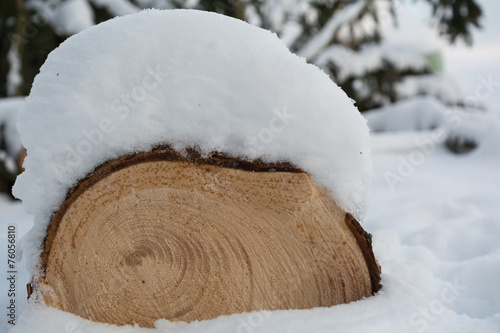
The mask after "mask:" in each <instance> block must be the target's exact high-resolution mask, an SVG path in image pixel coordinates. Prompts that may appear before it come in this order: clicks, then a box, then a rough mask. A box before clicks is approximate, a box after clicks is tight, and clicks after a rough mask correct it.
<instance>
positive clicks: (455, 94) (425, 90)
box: [396, 74, 464, 104]
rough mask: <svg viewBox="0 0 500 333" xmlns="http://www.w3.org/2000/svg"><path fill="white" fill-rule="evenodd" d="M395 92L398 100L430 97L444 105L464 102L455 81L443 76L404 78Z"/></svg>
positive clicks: (397, 85)
mask: <svg viewBox="0 0 500 333" xmlns="http://www.w3.org/2000/svg"><path fill="white" fill-rule="evenodd" d="M396 92H397V94H398V96H399V98H410V97H415V96H418V95H431V96H434V97H436V98H437V99H439V100H440V101H442V102H443V103H446V104H458V103H463V102H464V95H463V93H462V92H461V91H460V89H459V88H458V86H457V83H456V82H455V80H453V79H452V78H451V77H450V76H448V75H443V74H441V75H439V74H434V75H415V76H406V77H405V78H404V79H403V81H401V82H399V83H397V84H396Z"/></svg>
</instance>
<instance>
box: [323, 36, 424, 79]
mask: <svg viewBox="0 0 500 333" xmlns="http://www.w3.org/2000/svg"><path fill="white" fill-rule="evenodd" d="M386 62H388V63H390V64H391V65H392V66H394V67H396V68H398V69H401V70H403V69H406V70H409V69H413V70H417V71H421V70H425V69H427V68H429V63H428V61H427V60H426V59H425V56H424V55H423V54H422V53H420V52H417V51H415V50H413V49H405V48H399V49H398V48H387V47H385V46H369V47H366V48H365V49H363V50H360V51H358V52H354V51H353V50H351V49H349V48H347V47H345V46H343V45H339V44H337V45H332V46H330V47H328V48H327V49H325V50H324V51H323V52H321V53H320V54H319V55H318V57H317V58H316V60H315V64H317V65H318V66H321V67H326V66H327V65H328V64H329V63H333V64H334V65H335V66H336V68H337V76H338V78H339V80H340V81H345V80H346V79H347V78H349V77H360V76H362V75H364V74H368V73H370V72H372V71H375V70H378V69H380V68H382V67H383V66H384V64H385V63H386Z"/></svg>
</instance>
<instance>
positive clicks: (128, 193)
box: [37, 153, 380, 327]
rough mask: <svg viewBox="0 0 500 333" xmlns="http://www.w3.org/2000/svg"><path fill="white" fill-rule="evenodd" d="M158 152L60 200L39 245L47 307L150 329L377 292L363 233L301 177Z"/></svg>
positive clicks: (113, 167)
mask: <svg viewBox="0 0 500 333" xmlns="http://www.w3.org/2000/svg"><path fill="white" fill-rule="evenodd" d="M160 155H161V154H160ZM160 155H158V153H157V155H154V154H152V153H149V154H146V155H144V156H146V157H147V158H145V157H144V156H139V155H136V156H134V157H127V158H125V159H122V160H119V161H115V162H112V163H109V164H107V165H104V166H102V167H101V168H100V169H99V170H97V171H96V172H95V173H94V174H92V175H91V176H89V177H88V178H87V179H85V180H84V181H82V182H80V184H79V185H78V186H77V187H76V188H75V189H74V190H72V191H71V192H70V193H69V194H68V197H67V199H66V201H65V203H63V205H62V206H61V209H60V210H59V212H58V213H57V214H56V216H55V217H54V219H53V220H52V222H51V225H50V227H49V229H48V234H47V238H46V240H45V242H44V252H43V255H42V269H43V274H42V276H43V277H42V279H41V281H40V283H39V284H38V286H37V288H38V289H40V291H41V292H42V294H43V297H44V299H45V301H46V303H47V304H48V305H50V306H53V307H56V308H59V309H62V310H64V311H69V312H72V313H75V314H77V315H79V316H82V317H84V318H87V319H90V320H94V321H99V322H103V323H112V324H118V325H124V324H134V323H137V324H139V325H140V326H144V327H153V322H154V321H155V320H157V319H159V318H167V319H169V320H174V321H177V320H181V321H187V322H189V321H193V320H204V319H211V318H215V317H217V316H220V315H227V314H232V313H240V312H248V311H254V310H261V309H266V310H275V309H306V308H313V307H318V306H332V305H335V304H341V303H347V302H351V301H355V300H359V299H361V298H362V297H366V296H370V295H372V294H373V293H374V292H376V291H377V290H378V288H379V287H380V285H379V281H380V271H379V267H378V266H377V264H376V261H375V258H374V257H373V252H372V251H371V244H370V241H369V238H368V237H367V234H366V233H365V232H364V230H363V229H362V228H361V226H359V223H357V221H355V220H354V219H353V218H352V217H351V216H350V215H348V214H346V213H345V212H344V211H343V210H342V209H341V208H339V207H338V206H337V205H336V204H335V202H334V200H333V199H332V198H331V197H330V196H329V195H328V194H327V193H326V191H325V190H324V189H323V188H321V187H319V186H317V185H316V184H314V183H313V182H312V181H311V179H310V177H309V176H308V175H307V174H305V173H303V172H300V170H296V169H293V168H291V167H289V166H287V165H282V167H283V168H285V170H289V171H275V172H271V171H272V170H276V166H275V167H274V168H269V169H266V168H262V166H261V167H259V171H260V172H255V170H254V171H250V168H241V167H240V168H231V167H227V166H224V167H223V166H220V165H218V164H219V163H200V161H193V159H192V158H191V159H185V158H179V157H178V156H177V157H176V158H171V156H172V154H163V157H164V158H161V157H159V156H160ZM167 155H168V156H170V157H169V158H166V156H167ZM155 156H156V157H155ZM218 160H219V161H220V160H221V159H218ZM222 160H224V159H222ZM231 165H233V166H234V165H235V164H234V163H233V164H231ZM286 168H288V169H286ZM278 169H279V168H278ZM351 219H352V220H354V221H352V220H351ZM359 228H360V229H359ZM370 255H371V257H370Z"/></svg>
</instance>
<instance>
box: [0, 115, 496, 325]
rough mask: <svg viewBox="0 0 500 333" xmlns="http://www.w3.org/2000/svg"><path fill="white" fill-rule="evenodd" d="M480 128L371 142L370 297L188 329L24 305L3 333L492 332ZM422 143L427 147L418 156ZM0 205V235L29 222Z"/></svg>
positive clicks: (492, 229) (491, 203) (491, 248)
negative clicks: (373, 281) (462, 144)
mask: <svg viewBox="0 0 500 333" xmlns="http://www.w3.org/2000/svg"><path fill="white" fill-rule="evenodd" d="M490 123H491V124H492V126H491V128H490V131H489V132H488V135H487V136H485V138H484V140H483V141H482V143H481V146H480V147H479V148H478V149H477V150H476V151H473V152H471V153H469V154H466V155H454V154H451V153H449V152H448V151H447V150H446V149H445V148H443V147H442V146H441V145H440V144H436V145H435V146H431V145H430V144H429V143H430V142H432V137H433V132H411V131H406V132H398V133H385V134H375V135H372V137H371V142H372V147H373V164H374V178H373V186H372V189H371V193H370V207H369V210H368V214H367V216H366V220H365V223H364V224H363V227H364V228H365V229H366V230H367V231H369V232H371V233H372V234H373V241H374V251H375V255H376V257H377V259H378V260H379V263H380V264H381V266H382V272H383V274H382V284H383V288H382V290H381V291H380V292H379V293H378V294H377V295H376V296H374V297H370V298H366V299H364V300H361V301H358V302H353V303H350V304H346V305H339V306H334V307H331V308H316V309H311V310H289V311H274V312H268V311H267V312H266V311H264V312H253V313H250V314H237V315H232V316H225V317H219V318H216V319H213V320H208V321H202V322H194V323H190V324H182V323H181V324H179V323H175V324H174V323H170V322H168V321H165V320H159V321H157V323H156V324H157V329H156V330H153V329H141V328H133V327H130V326H128V327H121V328H118V327H115V326H111V325H103V324H97V323H93V322H89V321H86V320H83V319H81V318H78V317H76V316H74V315H72V314H69V313H64V312H61V311H59V310H55V309H51V308H47V307H44V306H42V305H35V304H34V305H32V306H31V307H28V308H26V310H25V312H24V314H23V315H22V316H21V318H18V321H17V323H18V324H17V326H15V328H13V329H12V330H11V332H12V333H18V332H23V333H25V332H40V333H45V332H47V333H49V332H50V333H54V332H65V333H66V332H68V333H69V332H71V333H76V332H78V333H91V332H92V333H93V332H100V333H115V332H116V333H125V332H133V333H146V332H172V333H191V332H205V333H206V332H292V333H293V332H332V331H335V332H381V333H382V332H383V333H387V332H394V333H399V332H439V333H446V332H453V333H457V332H464V333H471V332H472V333H474V332H477V333H490V332H491V333H494V332H499V331H500V288H498V276H500V224H499V223H498V221H500V207H499V205H498V198H500V186H498V185H500V174H499V173H498V166H499V165H500V148H499V147H498V144H497V143H498V142H499V140H500V134H499V133H500V114H497V115H496V118H493V119H492V120H491V122H490ZM422 142H426V143H427V147H433V148H432V149H430V150H427V153H426V151H424V150H422V148H421V144H420V143H422ZM398 177H399V178H398ZM1 204H2V206H1V214H0V219H1V220H0V224H1V225H2V228H3V229H5V228H6V225H7V224H8V223H12V222H14V223H17V225H18V226H19V230H21V226H23V228H24V230H26V227H28V225H29V224H30V220H29V218H27V216H26V215H25V213H24V212H23V211H22V210H21V207H20V205H19V203H7V202H6V201H5V200H4V201H3V202H1ZM2 232H3V234H4V233H5V231H4V230H2ZM20 233H21V232H20ZM2 244H3V243H2ZM3 253H5V250H3ZM4 263H5V262H4V261H2V267H4V268H2V271H5V270H6V269H5V265H4ZM23 283H24V282H23ZM20 284H21V287H23V285H22V283H20ZM2 290H5V289H2ZM0 295H1V308H4V309H5V306H4V304H6V295H5V293H2V294H0ZM20 297H21V298H24V295H22V296H20Z"/></svg>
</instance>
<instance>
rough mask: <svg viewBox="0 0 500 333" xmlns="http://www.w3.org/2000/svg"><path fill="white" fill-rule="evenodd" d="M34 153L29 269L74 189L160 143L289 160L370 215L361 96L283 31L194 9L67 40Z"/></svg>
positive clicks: (42, 95)
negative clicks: (287, 40) (280, 34)
mask: <svg viewBox="0 0 500 333" xmlns="http://www.w3.org/2000/svg"><path fill="white" fill-rule="evenodd" d="M18 127H19V131H20V133H21V136H22V141H23V144H24V146H25V147H26V148H27V149H28V157H27V158H26V160H25V162H24V166H25V168H26V172H24V173H23V174H22V175H21V176H20V177H18V180H17V182H16V184H15V187H14V191H13V192H14V194H15V195H16V196H17V197H18V198H20V199H22V200H23V205H24V207H25V209H26V211H27V212H28V213H29V214H32V215H34V217H35V227H34V229H33V231H31V232H30V233H29V235H27V236H28V238H27V239H26V241H25V243H29V244H32V248H26V249H25V252H28V253H27V255H29V257H28V266H29V268H30V269H32V270H33V269H34V268H35V267H36V264H37V262H38V255H39V252H40V250H39V247H38V246H39V244H41V242H42V239H43V237H44V235H45V231H46V227H47V225H48V223H49V220H50V217H51V215H52V214H53V213H54V212H55V211H57V209H58V208H59V206H60V204H61V203H62V201H63V200H64V198H65V195H66V193H67V191H68V190H69V189H70V188H71V187H72V186H74V185H75V184H76V183H77V181H78V180H79V179H81V178H83V177H85V176H86V175H87V174H88V173H90V172H91V171H92V170H93V169H94V168H96V167H97V166H99V165H100V164H102V163H103V162H105V161H107V160H110V159H116V158H118V157H121V156H124V155H127V154H130V153H132V152H139V151H148V150H150V149H151V148H152V147H153V146H155V145H157V144H159V143H167V144H169V145H170V146H172V147H173V148H174V149H177V150H181V149H183V148H186V147H197V149H199V150H200V151H201V152H202V153H205V154H208V153H210V152H213V151H218V152H223V153H226V154H228V155H230V156H233V157H238V158H243V159H256V158H261V159H263V160H264V161H267V162H278V161H288V162H291V163H293V164H295V165H296V166H297V167H299V168H301V169H303V170H304V171H306V172H307V173H309V174H310V175H311V176H312V177H313V179H314V180H315V181H317V182H318V183H319V184H321V185H323V186H324V187H325V188H326V189H327V190H328V191H329V193H330V194H331V195H332V197H333V198H334V199H335V200H336V201H337V203H338V204H339V205H340V206H341V207H343V208H344V209H345V210H346V211H348V212H350V213H352V214H353V215H354V216H356V217H357V218H358V219H362V217H363V215H364V212H365V209H366V197H367V190H368V187H369V184H370V177H371V160H370V148H369V140H368V127H367V125H366V121H365V120H364V118H363V117H362V116H361V115H360V114H359V112H358V111H357V109H356V107H355V106H354V105H353V101H352V100H350V99H349V98H348V97H347V95H346V94H345V93H344V92H343V91H342V90H341V89H340V88H339V87H338V86H336V85H335V83H333V82H332V81H331V80H330V79H329V78H328V76H327V75H326V74H324V73H323V72H322V71H321V70H320V69H318V68H317V67H315V66H313V65H310V64H307V63H306V61H305V60H304V59H303V58H300V57H298V56H296V55H293V54H292V53H290V52H289V50H288V49H287V48H286V46H285V45H284V44H283V43H282V42H281V41H280V40H279V39H278V38H277V36H276V35H274V34H272V33H270V32H268V31H266V30H263V29H260V28H257V27H254V26H251V25H249V24H247V23H244V22H242V21H239V20H236V19H232V18H228V17H225V16H222V15H218V14H214V13H207V12H199V11H194V10H173V11H159V10H148V11H143V12H140V13H138V14H135V15H130V16H126V17H121V18H116V19H113V20H110V21H107V22H105V23H102V24H100V25H98V26H94V27H91V28H89V29H86V30H84V31H82V32H81V33H79V34H77V35H75V36H73V37H70V38H69V39H67V40H66V41H65V42H64V43H63V44H62V45H61V46H60V47H59V48H58V49H56V50H55V51H53V52H52V53H51V54H50V55H49V57H48V58H47V61H46V62H45V64H44V65H43V66H42V68H41V70H40V74H39V75H38V76H37V77H36V79H35V81H34V84H33V87H32V90H31V94H30V96H29V97H28V99H27V105H26V107H25V109H24V110H23V111H22V112H21V113H20V115H19V120H18Z"/></svg>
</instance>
